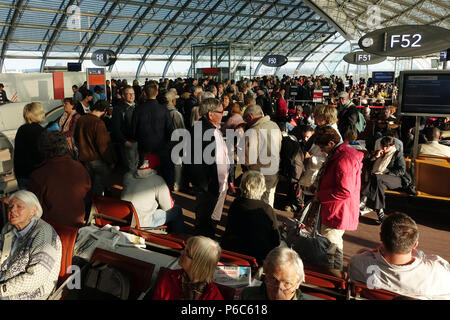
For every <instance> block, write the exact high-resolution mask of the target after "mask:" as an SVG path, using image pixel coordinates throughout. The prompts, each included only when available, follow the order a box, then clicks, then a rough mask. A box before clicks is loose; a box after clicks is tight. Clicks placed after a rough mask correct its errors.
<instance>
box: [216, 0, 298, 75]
mask: <svg viewBox="0 0 450 320" xmlns="http://www.w3.org/2000/svg"><path fill="white" fill-rule="evenodd" d="M277 3H278V1H276V2H274V3H272V4H271V5H270V6H269V7H267V8H266V9H265V10H264V12H263V13H261V15H260V16H259V17H258V19H256V20H255V21H253V24H254V23H256V21H258V20H260V19H261V18H263V17H264V16H265V15H266V14H267V13H268V12H269V11H270V10H272V8H273V7H274V6H275V5H277ZM289 14H291V13H289ZM281 19H282V20H283V18H281ZM286 20H287V19H284V20H283V21H286ZM248 31H249V27H248V26H247V28H246V29H245V30H243V31H242V32H241V33H240V34H239V36H237V37H236V38H235V40H234V41H236V42H237V41H239V40H240V39H241V38H242V36H243V35H244V34H246V33H247V32H248ZM225 53H226V51H225V52H223V53H222V54H221V55H220V57H219V59H218V60H217V61H218V63H220V62H221V61H222V58H223V56H224V55H225ZM252 58H253V57H252ZM239 63H240V62H239ZM228 68H230V74H231V66H228Z"/></svg>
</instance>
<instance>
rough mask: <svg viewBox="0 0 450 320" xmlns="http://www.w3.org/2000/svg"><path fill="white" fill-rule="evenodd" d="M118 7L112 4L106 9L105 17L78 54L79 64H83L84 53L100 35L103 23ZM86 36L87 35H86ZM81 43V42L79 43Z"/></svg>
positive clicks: (116, 3)
mask: <svg viewBox="0 0 450 320" xmlns="http://www.w3.org/2000/svg"><path fill="white" fill-rule="evenodd" d="M118 5H119V3H118V2H114V3H113V4H112V5H111V6H110V7H109V9H108V12H106V14H105V16H104V17H103V19H102V21H100V23H99V24H98V26H97V28H95V31H94V33H93V34H92V36H91V37H90V38H89V40H88V42H87V43H86V44H84V48H83V51H82V52H81V54H80V58H79V60H78V62H79V63H83V61H84V58H85V56H86V53H88V51H89V50H90V48H91V47H92V44H93V43H94V40H95V39H97V38H98V37H99V36H100V34H101V30H102V28H103V26H104V25H105V23H106V22H107V21H108V20H109V19H110V18H111V15H112V13H113V12H114V10H115V9H116V7H117V6H118ZM120 11H121V9H120V10H119V12H120ZM86 35H87V33H86ZM81 42H82V41H81Z"/></svg>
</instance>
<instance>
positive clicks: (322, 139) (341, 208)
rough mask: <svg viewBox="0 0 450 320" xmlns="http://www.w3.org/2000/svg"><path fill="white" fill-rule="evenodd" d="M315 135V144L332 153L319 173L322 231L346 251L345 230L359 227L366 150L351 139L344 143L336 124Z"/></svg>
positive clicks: (318, 194)
mask: <svg viewBox="0 0 450 320" xmlns="http://www.w3.org/2000/svg"><path fill="white" fill-rule="evenodd" d="M315 137H316V138H315V140H314V143H316V144H317V145H318V146H319V147H320V148H321V150H322V151H323V152H325V153H327V154H328V157H327V160H326V162H325V163H324V165H323V167H322V169H321V173H320V174H319V190H318V192H317V195H316V198H317V199H318V200H319V201H320V203H321V210H320V216H321V221H322V227H321V230H320V233H321V234H322V235H323V236H325V237H326V238H328V239H329V240H330V242H332V243H334V244H336V246H337V247H338V248H340V249H341V250H343V240H342V236H343V235H344V232H345V230H356V229H357V227H358V220H359V198H360V191H361V168H362V159H363V153H362V152H361V151H358V150H356V149H354V148H352V147H351V146H349V144H348V142H343V143H341V142H340V140H341V138H340V136H339V134H338V133H337V131H336V130H335V129H333V128H332V127H329V126H324V127H320V128H319V129H317V131H316V133H315Z"/></svg>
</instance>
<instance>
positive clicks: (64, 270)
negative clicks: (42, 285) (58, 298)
mask: <svg viewBox="0 0 450 320" xmlns="http://www.w3.org/2000/svg"><path fill="white" fill-rule="evenodd" d="M51 225H52V227H53V228H54V229H55V231H56V233H57V234H58V236H59V238H60V240H61V244H62V255H61V268H60V271H59V277H58V283H57V287H59V286H60V285H62V283H63V282H64V281H65V280H66V279H67V278H68V277H69V276H70V275H71V274H72V273H69V271H70V270H68V268H69V267H70V266H72V258H73V248H74V246H75V241H76V239H77V235H78V228H76V227H72V226H68V225H64V224H60V223H53V222H52V223H51Z"/></svg>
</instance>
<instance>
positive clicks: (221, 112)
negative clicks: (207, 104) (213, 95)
mask: <svg viewBox="0 0 450 320" xmlns="http://www.w3.org/2000/svg"><path fill="white" fill-rule="evenodd" d="M213 112H214V113H221V114H222V113H223V110H222V111H217V110H216V111H213Z"/></svg>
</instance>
